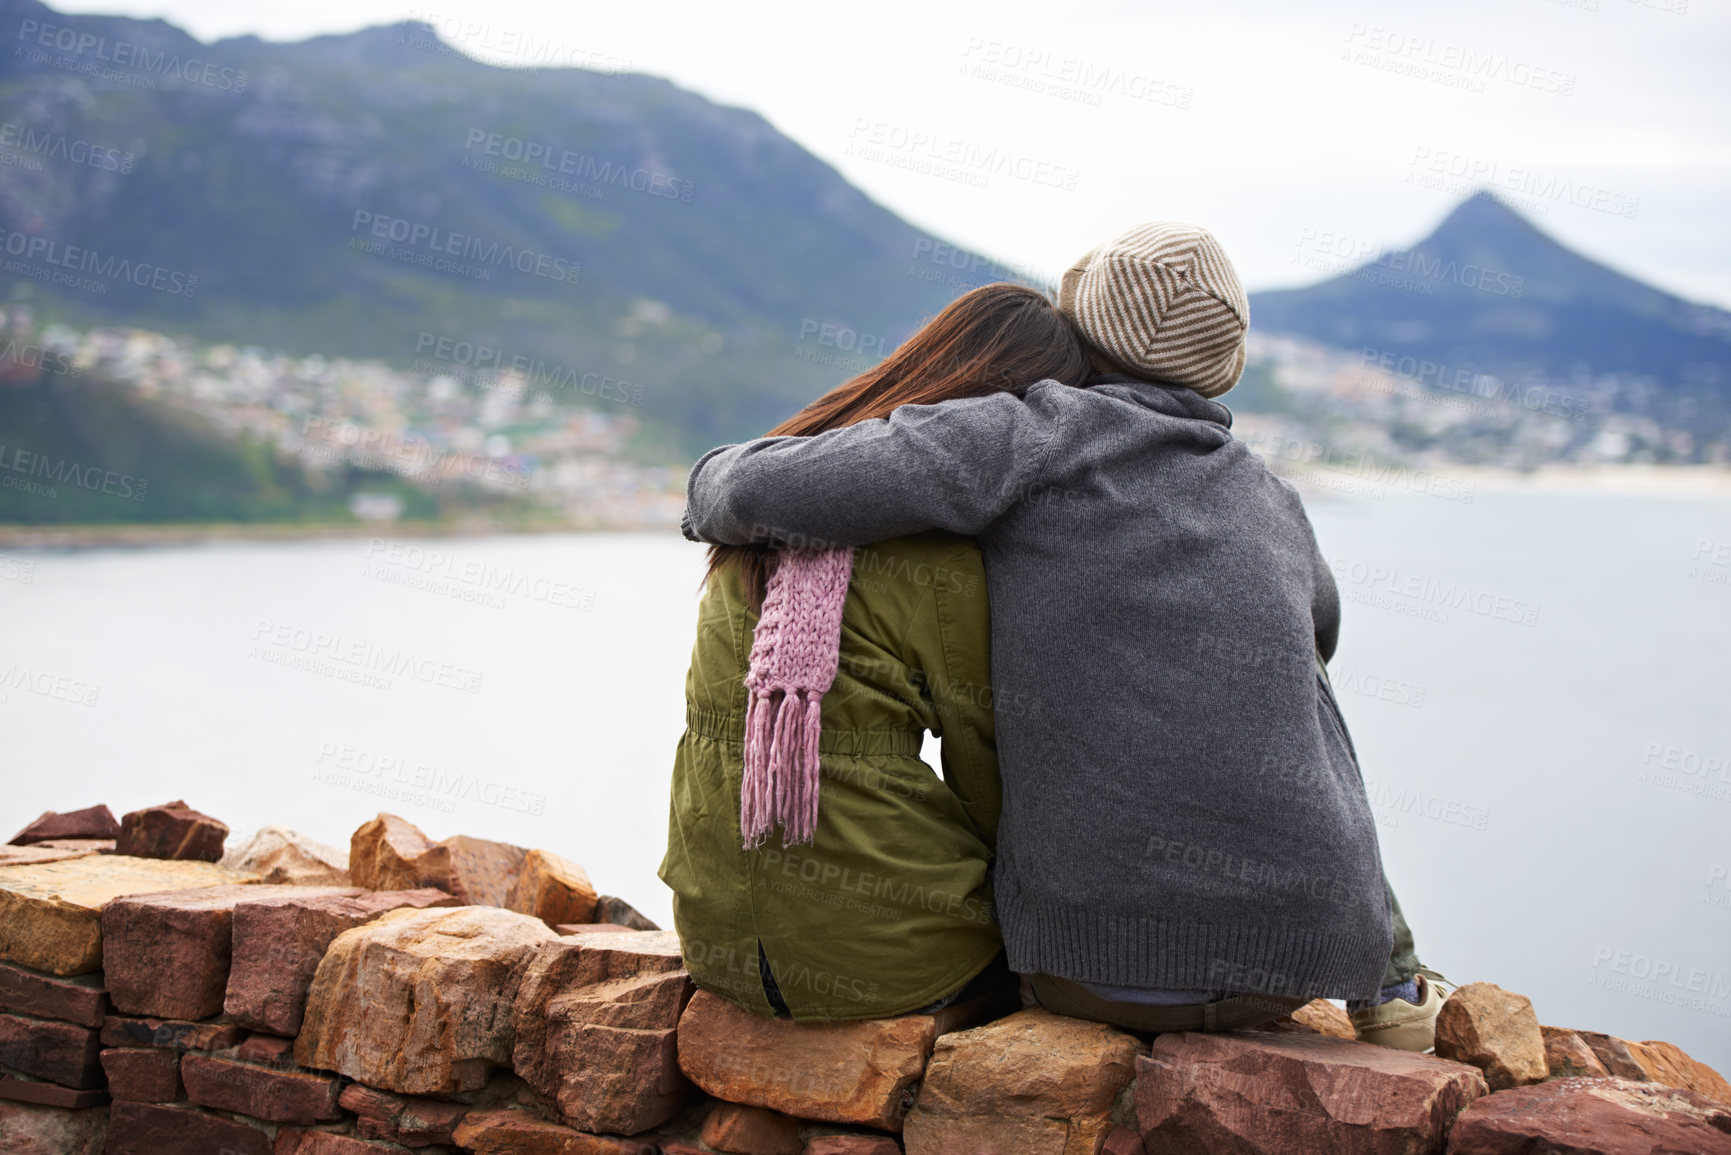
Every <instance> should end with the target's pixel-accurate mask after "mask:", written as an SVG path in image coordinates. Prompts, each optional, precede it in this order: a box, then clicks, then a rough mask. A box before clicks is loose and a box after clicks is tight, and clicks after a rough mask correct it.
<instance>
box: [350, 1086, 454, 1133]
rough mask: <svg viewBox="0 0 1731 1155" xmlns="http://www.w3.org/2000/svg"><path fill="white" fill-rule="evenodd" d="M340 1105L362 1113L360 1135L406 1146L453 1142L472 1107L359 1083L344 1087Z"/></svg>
mask: <svg viewBox="0 0 1731 1155" xmlns="http://www.w3.org/2000/svg"><path fill="white" fill-rule="evenodd" d="M337 1105H338V1106H340V1107H341V1108H342V1109H343V1110H345V1111H353V1112H354V1113H355V1114H356V1115H357V1116H359V1118H358V1119H357V1120H356V1122H355V1130H356V1131H357V1132H359V1133H360V1136H361V1138H363V1139H388V1140H390V1141H391V1142H393V1143H401V1144H402V1145H403V1146H405V1147H428V1146H432V1145H433V1144H435V1143H450V1142H452V1136H453V1133H454V1132H455V1131H456V1129H457V1124H458V1123H461V1122H462V1121H463V1116H465V1115H467V1114H468V1113H469V1111H470V1110H471V1108H470V1107H469V1105H468V1104H466V1103H448V1102H445V1101H444V1100H442V1099H421V1098H414V1097H411V1096H407V1095H393V1094H391V1093H390V1092H389V1091H375V1090H373V1089H372V1088H371V1087H364V1086H362V1085H361V1084H359V1083H350V1084H349V1085H348V1086H347V1087H344V1088H343V1093H342V1094H341V1095H338V1096H337Z"/></svg>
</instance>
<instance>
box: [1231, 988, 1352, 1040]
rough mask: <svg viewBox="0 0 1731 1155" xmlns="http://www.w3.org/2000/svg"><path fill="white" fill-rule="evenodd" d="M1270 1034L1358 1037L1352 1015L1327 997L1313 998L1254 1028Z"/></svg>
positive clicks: (1347, 1038) (1337, 1037) (1349, 1038)
mask: <svg viewBox="0 0 1731 1155" xmlns="http://www.w3.org/2000/svg"><path fill="white" fill-rule="evenodd" d="M1255 1029H1256V1030H1258V1031H1266V1032H1268V1033H1270V1034H1291V1033H1294V1032H1296V1033H1298V1034H1314V1035H1328V1036H1329V1037H1330V1038H1335V1039H1345V1040H1347V1041H1348V1042H1352V1041H1353V1040H1355V1039H1357V1038H1358V1032H1357V1031H1355V1030H1353V1026H1352V1016H1351V1015H1349V1014H1347V1013H1346V1010H1345V1008H1343V1007H1340V1006H1337V1005H1335V1004H1334V1003H1331V1002H1329V1001H1328V1000H1327V999H1313V1000H1311V1001H1310V1002H1308V1003H1305V1004H1304V1005H1303V1006H1302V1007H1299V1008H1298V1009H1297V1010H1296V1011H1293V1012H1292V1013H1291V1014H1290V1015H1285V1016H1283V1017H1281V1018H1278V1019H1275V1020H1274V1021H1273V1022H1270V1023H1264V1024H1263V1025H1262V1026H1260V1027H1257V1028H1255Z"/></svg>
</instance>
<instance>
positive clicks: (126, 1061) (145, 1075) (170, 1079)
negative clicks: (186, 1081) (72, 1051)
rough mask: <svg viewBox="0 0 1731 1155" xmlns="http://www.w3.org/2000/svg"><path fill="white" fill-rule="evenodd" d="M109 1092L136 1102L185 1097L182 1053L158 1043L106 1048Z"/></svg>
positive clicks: (105, 1063)
mask: <svg viewBox="0 0 1731 1155" xmlns="http://www.w3.org/2000/svg"><path fill="white" fill-rule="evenodd" d="M102 1069H103V1071H105V1072H106V1073H107V1075H108V1093H109V1094H110V1095H113V1096H114V1097H115V1098H116V1099H131V1100H132V1101H133V1102H136V1103H173V1102H176V1101H177V1100H180V1099H183V1098H185V1097H186V1096H185V1092H184V1090H183V1089H182V1088H181V1085H180V1055H179V1053H178V1052H175V1051H159V1050H157V1049H156V1048H155V1047H109V1048H108V1049H107V1050H105V1051H103V1052H102Z"/></svg>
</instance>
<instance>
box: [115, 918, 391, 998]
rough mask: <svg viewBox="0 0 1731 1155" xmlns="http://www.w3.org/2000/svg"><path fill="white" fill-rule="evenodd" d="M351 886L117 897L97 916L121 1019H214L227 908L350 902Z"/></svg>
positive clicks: (225, 959)
mask: <svg viewBox="0 0 1731 1155" xmlns="http://www.w3.org/2000/svg"><path fill="white" fill-rule="evenodd" d="M356 893H358V892H357V891H356V890H354V889H353V888H352V887H332V888H324V889H320V888H309V887H297V886H206V887H199V888H197V889H194V890H170V891H164V892H162V893H159V894H134V895H127V896H124V897H121V898H117V899H115V900H114V901H112V902H110V903H109V904H108V905H107V906H106V907H104V908H103V911H102V970H103V974H104V976H105V977H106V978H107V980H108V997H109V998H110V999H112V1000H113V1001H114V1006H115V1008H116V1009H117V1010H119V1011H120V1012H121V1013H122V1014H128V1015H153V1016H156V1017H159V1018H167V1019H206V1018H210V1017H211V1016H212V1015H216V1014H220V1013H221V1012H222V1004H223V996H224V994H225V992H226V990H227V988H228V972H229V958H230V951H231V944H232V933H231V928H232V926H233V921H234V908H235V907H236V906H237V905H239V904H240V903H242V902H246V901H249V900H255V899H261V898H272V897H277V896H298V895H308V894H338V895H351V894H356Z"/></svg>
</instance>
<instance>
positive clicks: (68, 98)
mask: <svg viewBox="0 0 1731 1155" xmlns="http://www.w3.org/2000/svg"><path fill="white" fill-rule="evenodd" d="M0 28H5V29H7V30H8V31H10V32H12V33H14V34H15V39H14V44H15V47H16V48H17V51H15V52H12V53H8V54H6V55H5V56H3V57H0V106H3V107H4V108H5V109H6V110H7V112H6V115H5V119H6V121H7V122H8V124H9V125H10V126H12V127H11V128H9V129H8V130H7V131H8V133H9V135H8V136H7V138H6V139H5V140H3V141H0V144H3V145H4V146H5V147H6V148H7V151H8V152H9V153H10V154H11V155H12V157H13V158H15V159H16V161H17V162H15V163H8V164H5V165H0V229H4V230H6V234H7V235H6V238H5V242H6V248H7V253H8V254H9V255H11V256H13V257H18V250H19V249H20V246H22V249H23V251H24V255H23V257H22V258H20V259H19V260H16V261H12V262H8V263H7V265H6V267H5V268H4V269H0V291H3V292H4V294H5V296H6V297H7V298H8V299H12V300H27V301H29V302H31V303H33V304H34V305H35V306H36V308H37V311H38V313H39V314H40V315H42V316H44V317H61V318H65V319H68V320H70V321H72V322H73V323H80V322H82V323H114V322H116V321H124V322H126V323H131V324H136V325H139V326H143V327H148V328H155V329H162V330H165V331H170V332H179V333H186V334H189V335H192V336H195V337H198V338H201V339H205V340H218V341H238V342H246V343H254V344H260V345H268V346H272V347H279V348H283V349H287V350H289V351H292V352H300V353H308V352H325V353H329V354H341V355H348V356H370V357H380V358H384V359H387V360H390V361H392V362H394V363H398V364H409V363H412V362H413V361H414V360H415V358H416V355H417V349H418V348H421V347H424V346H425V344H426V341H427V338H426V336H425V335H426V334H429V333H430V334H435V335H437V336H444V337H450V338H452V339H453V340H454V341H467V342H470V343H472V344H474V345H479V346H485V347H488V348H491V349H496V350H503V351H505V352H506V353H507V355H522V356H525V357H531V358H537V359H544V360H546V361H547V362H549V363H555V364H558V365H562V366H565V367H566V368H568V369H572V370H575V371H576V372H578V373H579V374H581V373H586V372H592V371H593V372H598V373H602V372H604V373H609V374H613V375H615V376H619V377H622V378H625V379H628V380H631V381H633V382H635V383H637V384H640V385H641V386H642V387H643V394H644V397H645V404H644V407H643V411H644V414H645V415H646V416H648V417H650V418H651V419H652V420H655V421H656V422H657V423H658V425H659V427H660V428H661V429H662V431H663V432H664V433H665V434H666V435H667V437H668V443H669V446H670V448H673V449H677V450H679V451H681V452H690V451H692V450H694V449H698V448H701V447H704V446H707V445H708V444H711V443H713V442H714V441H716V440H718V439H721V438H724V437H734V436H740V435H743V434H746V433H750V432H752V431H755V430H759V429H761V428H762V427H764V426H766V425H768V424H770V423H772V422H774V421H776V420H779V419H780V418H781V417H782V416H785V414H786V413H787V412H789V411H791V409H793V408H794V407H796V406H797V405H798V404H800V403H802V402H803V401H805V400H807V399H809V398H810V397H812V396H814V395H815V394H816V393H817V392H819V391H821V390H822V389H823V388H826V387H828V386H829V385H831V384H834V383H835V382H837V381H839V380H841V379H842V378H844V377H846V376H848V375H849V374H850V373H852V372H855V371H857V370H858V369H859V368H861V367H863V364H864V362H863V361H862V360H861V359H860V358H859V357H857V356H849V355H848V352H847V351H846V350H843V349H839V348H837V347H835V346H834V344H830V343H825V341H824V340H823V337H824V334H826V333H829V334H836V333H840V334H843V335H844V337H843V340H844V341H849V342H851V341H853V340H857V338H849V337H847V336H846V334H848V333H855V334H862V335H864V337H865V338H866V339H867V344H869V345H870V346H871V347H873V348H875V347H877V346H880V345H881V346H883V347H893V345H894V344H895V343H896V342H897V341H899V340H900V339H901V338H902V337H903V336H904V335H905V334H906V333H907V332H909V331H910V330H911V329H912V328H913V327H914V326H915V325H917V324H918V323H919V322H920V321H921V320H922V319H923V318H925V317H926V316H929V315H930V314H931V313H932V312H934V311H935V310H936V309H938V308H941V307H942V306H943V305H944V304H945V303H947V302H948V301H949V300H950V299H952V298H953V297H954V296H955V295H956V294H957V293H958V292H960V291H961V290H962V289H964V288H966V287H969V286H971V285H973V284H979V283H984V282H986V281H988V280H991V279H994V276H993V270H992V269H991V268H990V267H989V266H987V265H986V264H985V263H984V262H974V263H971V267H970V268H969V269H965V270H962V271H960V272H958V271H957V270H955V269H954V268H952V267H951V266H950V265H949V264H947V263H946V264H943V265H934V264H932V263H931V262H929V261H922V260H921V259H920V257H921V256H922V255H929V252H930V243H931V242H930V238H926V237H924V236H923V235H922V234H921V233H920V232H919V231H918V230H916V229H915V228H913V226H911V225H909V224H907V223H906V222H904V221H902V220H900V219H899V218H897V217H896V216H895V215H894V214H892V213H890V212H888V211H887V210H885V209H883V208H881V207H880V206H878V205H876V204H874V203H873V202H872V201H871V200H869V199H868V198H867V197H866V196H865V195H864V194H862V193H860V192H859V191H858V190H857V189H855V188H853V187H852V186H850V185H849V184H847V183H846V181H844V180H843V179H842V178H841V177H840V176H839V175H838V174H837V173H836V172H835V171H834V170H833V169H831V168H830V167H829V166H828V165H826V164H824V163H823V162H821V161H819V160H818V159H816V158H815V157H813V156H812V155H810V154H809V153H807V152H806V151H805V150H803V149H802V148H800V147H799V146H798V145H796V144H794V143H793V142H792V141H790V140H789V139H787V138H786V137H785V136H783V135H781V134H780V133H779V132H777V131H776V130H775V129H774V128H773V127H772V126H771V125H770V124H769V123H768V122H766V121H765V120H764V119H763V118H762V117H760V116H758V115H756V114H754V113H751V112H747V111H744V110H740V109H733V108H724V107H721V106H718V105H716V104H713V103H711V102H709V101H707V100H705V99H703V98H701V97H699V96H696V95H693V94H691V93H688V92H684V91H681V90H680V89H678V88H676V87H675V86H674V85H672V84H671V83H669V82H667V81H665V80H660V79H656V78H653V77H647V76H634V75H616V74H605V73H595V72H586V71H581V70H578V69H569V68H566V69H506V68H495V67H490V66H487V65H483V64H479V63H477V62H475V61H472V60H469V59H467V58H465V57H462V56H461V55H458V54H456V53H455V52H453V51H452V50H450V49H449V48H448V47H447V46H445V45H442V44H440V43H439V42H438V41H437V40H436V39H435V38H434V37H433V36H432V34H431V31H430V30H429V29H428V28H427V27H426V26H425V25H419V24H413V23H407V24H402V25H397V26H394V27H387V28H374V29H369V30H366V31H363V32H360V33H356V34H353V35H349V36H336V37H321V38H318V39H313V40H308V41H305V42H302V43H295V44H272V43H266V42H264V41H260V40H258V39H256V38H252V37H245V38H239V39H234V40H227V41H222V42H220V43H217V44H214V45H202V44H199V43H198V42H197V41H195V40H193V39H192V38H191V37H189V36H187V35H186V34H184V33H183V32H181V31H179V30H178V29H175V28H173V27H172V26H170V25H167V24H165V23H163V22H161V21H137V20H128V19H120V18H110V17H87V16H72V15H62V14H57V13H55V12H53V11H52V10H50V9H48V8H46V7H45V6H43V5H41V4H39V3H36V2H35V0H0ZM81 38H82V39H81ZM189 77H190V79H189ZM75 155H76V156H81V157H83V158H84V159H83V161H82V162H80V161H79V160H78V159H75ZM922 242H923V243H922ZM64 274H71V275H70V276H66V275H64ZM57 280H58V282H59V283H56V281H57ZM67 281H71V282H72V283H66V282H67ZM825 326H829V327H830V328H828V329H826V328H825Z"/></svg>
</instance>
